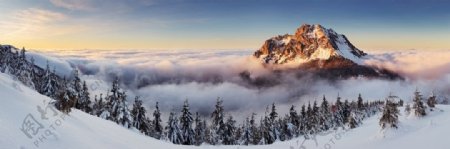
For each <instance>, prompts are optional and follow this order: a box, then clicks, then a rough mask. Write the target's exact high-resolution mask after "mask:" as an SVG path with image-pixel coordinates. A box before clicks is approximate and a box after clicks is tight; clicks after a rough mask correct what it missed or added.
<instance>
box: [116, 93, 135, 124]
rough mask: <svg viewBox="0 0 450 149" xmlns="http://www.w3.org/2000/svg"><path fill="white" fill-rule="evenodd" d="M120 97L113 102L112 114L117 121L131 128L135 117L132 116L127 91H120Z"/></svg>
mask: <svg viewBox="0 0 450 149" xmlns="http://www.w3.org/2000/svg"><path fill="white" fill-rule="evenodd" d="M118 97H119V98H118V100H117V101H116V102H115V103H114V104H113V107H112V110H113V113H112V116H114V119H115V120H116V123H118V124H120V125H122V126H125V127H127V128H130V127H131V124H132V123H133V118H131V112H130V110H129V109H128V103H127V96H126V93H125V92H121V93H119V96H118Z"/></svg>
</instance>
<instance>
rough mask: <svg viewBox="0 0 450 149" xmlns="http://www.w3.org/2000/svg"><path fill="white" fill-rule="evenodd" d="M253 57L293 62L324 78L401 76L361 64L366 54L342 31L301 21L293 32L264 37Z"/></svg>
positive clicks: (270, 62) (274, 62) (269, 61)
mask: <svg viewBox="0 0 450 149" xmlns="http://www.w3.org/2000/svg"><path fill="white" fill-rule="evenodd" d="M253 56H254V57H255V58H257V59H258V60H259V61H261V63H263V64H265V65H284V64H294V66H296V67H295V68H296V69H299V70H307V71H309V72H313V73H315V74H318V76H320V77H323V78H332V79H335V78H348V77H359V76H365V77H377V78H387V79H399V78H400V79H402V77H401V76H400V75H398V74H396V73H394V72H391V71H389V70H387V69H384V68H374V67H372V66H366V65H364V62H363V61H364V57H365V56H367V53H365V52H364V51H362V50H360V49H358V48H357V47H356V46H354V45H353V44H352V43H351V42H350V41H349V40H348V38H347V37H346V36H345V35H343V34H338V33H336V32H335V31H334V30H333V29H327V28H325V27H323V26H322V25H320V24H315V25H310V24H303V25H301V26H300V27H299V28H297V30H296V32H295V34H294V35H290V34H285V35H278V36H275V37H272V38H270V39H267V40H266V41H265V42H264V44H263V45H262V46H261V48H260V49H258V50H257V51H255V52H254V54H253Z"/></svg>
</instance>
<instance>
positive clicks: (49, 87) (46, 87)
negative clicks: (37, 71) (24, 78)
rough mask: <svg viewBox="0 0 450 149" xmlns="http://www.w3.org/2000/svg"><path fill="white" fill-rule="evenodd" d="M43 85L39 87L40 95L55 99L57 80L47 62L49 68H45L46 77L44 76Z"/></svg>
mask: <svg viewBox="0 0 450 149" xmlns="http://www.w3.org/2000/svg"><path fill="white" fill-rule="evenodd" d="M41 82H42V84H41V86H40V87H39V89H40V93H42V94H43V95H45V96H48V97H51V98H55V97H56V91H57V80H56V78H55V76H54V75H52V72H51V71H50V66H49V64H48V61H47V67H46V68H45V71H44V75H43V76H42V81H41Z"/></svg>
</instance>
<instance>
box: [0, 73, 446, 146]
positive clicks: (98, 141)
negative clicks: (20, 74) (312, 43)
mask: <svg viewBox="0 0 450 149" xmlns="http://www.w3.org/2000/svg"><path fill="white" fill-rule="evenodd" d="M0 97H1V101H2V104H0V126H2V127H0V132H1V133H0V148H2V149H3V148H5V149H28V148H45V149H60V148H64V149H81V148H83V149H84V148H108V149H116V148H117V149H122V148H129V149H140V148H165V149H182V148H223V149H228V148H230V149H236V148H249V149H256V148H258V149H259V148H261V149H273V148H277V149H291V148H295V149H297V148H303V149H316V148H320V149H322V148H333V149H361V148H364V149H397V148H398V149H399V148H407V149H424V148H430V147H431V148H433V149H447V148H448V147H449V146H450V141H448V139H447V134H448V132H450V125H448V124H450V114H449V112H448V111H450V106H448V105H438V106H437V108H438V109H439V110H435V111H434V112H428V115H427V116H426V117H424V118H415V117H411V116H407V115H405V114H404V113H403V109H401V110H400V111H401V112H402V115H401V116H400V125H399V129H396V130H386V131H381V130H380V127H379V125H378V118H379V115H378V116H373V117H371V118H369V119H367V120H365V121H364V122H363V123H364V124H363V125H362V126H360V127H357V128H356V129H351V130H348V131H345V130H340V131H336V132H330V133H328V134H322V135H318V136H316V139H312V140H304V139H303V138H302V137H300V138H297V139H293V140H290V141H285V142H275V143H274V144H272V145H262V146H211V145H202V146H199V147H197V146H182V145H174V144H171V143H169V142H165V141H160V140H156V139H153V138H150V137H147V136H144V135H141V134H140V133H139V132H138V131H137V130H135V129H127V128H124V127H122V126H119V125H116V124H115V123H114V122H111V121H107V120H103V119H100V118H98V117H95V116H91V115H88V114H86V113H83V112H81V111H79V110H75V109H73V110H72V112H71V113H69V115H63V114H62V113H60V112H57V113H56V114H57V115H56V116H54V115H53V112H51V110H50V109H47V112H48V113H47V114H46V116H47V117H48V119H43V118H42V117H41V112H39V110H38V109H39V107H41V108H45V107H46V104H47V103H48V102H49V101H50V98H48V97H46V96H43V95H40V94H38V93H37V92H35V91H34V90H32V89H29V88H27V87H25V86H24V85H22V84H20V83H19V82H18V81H15V80H14V79H13V78H11V77H10V76H9V75H6V74H4V73H0ZM27 115H31V116H32V117H34V118H35V120H36V121H37V122H39V123H40V124H41V125H42V129H40V130H39V131H38V133H37V134H36V135H32V138H31V139H30V138H28V137H27V135H26V134H25V133H24V132H23V131H22V130H21V129H22V128H26V127H22V125H23V124H24V123H23V122H24V120H25V118H26V117H27Z"/></svg>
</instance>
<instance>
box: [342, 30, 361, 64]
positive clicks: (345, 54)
mask: <svg viewBox="0 0 450 149" xmlns="http://www.w3.org/2000/svg"><path fill="white" fill-rule="evenodd" d="M336 45H337V46H338V49H339V50H338V51H339V55H341V56H342V57H344V58H346V59H349V60H351V61H353V62H355V63H357V64H359V65H362V64H363V60H361V58H359V57H357V56H355V55H354V54H353V53H352V52H351V50H352V49H351V48H350V47H349V46H348V45H349V43H347V42H346V41H345V39H344V37H343V35H339V36H338V39H337V43H336Z"/></svg>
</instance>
